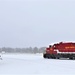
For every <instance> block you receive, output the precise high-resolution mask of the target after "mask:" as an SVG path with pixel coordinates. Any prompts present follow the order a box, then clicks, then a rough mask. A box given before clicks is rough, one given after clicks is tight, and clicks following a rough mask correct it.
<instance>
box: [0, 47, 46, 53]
mask: <svg viewBox="0 0 75 75" xmlns="http://www.w3.org/2000/svg"><path fill="white" fill-rule="evenodd" d="M45 48H46V47H41V48H38V47H34V48H32V47H28V48H10V47H2V48H0V53H1V52H4V53H43V52H44V51H45Z"/></svg>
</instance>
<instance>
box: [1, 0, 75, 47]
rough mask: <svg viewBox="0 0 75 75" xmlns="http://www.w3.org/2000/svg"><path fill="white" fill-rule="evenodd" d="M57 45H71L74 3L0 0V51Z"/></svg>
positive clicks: (74, 29) (74, 27) (74, 30)
mask: <svg viewBox="0 0 75 75" xmlns="http://www.w3.org/2000/svg"><path fill="white" fill-rule="evenodd" d="M59 41H75V1H74V0H0V47H30V46H31V47H35V46H37V47H43V46H47V45H49V44H50V43H52V42H59Z"/></svg>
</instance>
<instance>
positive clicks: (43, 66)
mask: <svg viewBox="0 0 75 75" xmlns="http://www.w3.org/2000/svg"><path fill="white" fill-rule="evenodd" d="M2 58H3V60H0V75H4V74H5V75H8V74H9V75H11V74H12V75H17V74H18V75H37V74H39V75H40V74H42V75H75V60H63V59H60V60H57V59H44V58H43V57H42V54H4V55H2Z"/></svg>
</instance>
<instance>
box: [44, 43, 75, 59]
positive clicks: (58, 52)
mask: <svg viewBox="0 0 75 75" xmlns="http://www.w3.org/2000/svg"><path fill="white" fill-rule="evenodd" d="M43 57H44V58H53V59H59V58H69V59H75V43H73V42H59V43H56V44H53V45H49V47H48V48H46V52H45V53H44V54H43Z"/></svg>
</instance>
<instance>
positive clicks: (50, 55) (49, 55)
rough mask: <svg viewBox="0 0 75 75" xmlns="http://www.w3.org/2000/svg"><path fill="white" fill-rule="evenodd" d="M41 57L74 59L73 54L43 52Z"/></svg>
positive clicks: (74, 55)
mask: <svg viewBox="0 0 75 75" xmlns="http://www.w3.org/2000/svg"><path fill="white" fill-rule="evenodd" d="M43 57H44V58H48V59H60V58H69V59H71V60H75V54H43Z"/></svg>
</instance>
